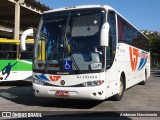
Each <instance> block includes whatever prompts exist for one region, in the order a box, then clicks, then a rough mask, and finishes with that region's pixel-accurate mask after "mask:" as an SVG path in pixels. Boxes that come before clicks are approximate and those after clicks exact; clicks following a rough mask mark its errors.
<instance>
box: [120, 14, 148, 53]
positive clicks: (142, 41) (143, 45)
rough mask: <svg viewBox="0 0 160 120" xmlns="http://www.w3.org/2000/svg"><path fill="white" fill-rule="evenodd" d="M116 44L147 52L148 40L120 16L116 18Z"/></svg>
mask: <svg viewBox="0 0 160 120" xmlns="http://www.w3.org/2000/svg"><path fill="white" fill-rule="evenodd" d="M118 42H124V43H127V44H129V45H133V46H134V47H137V48H140V49H142V50H146V51H149V44H148V39H147V38H146V37H145V36H144V35H142V34H141V33H140V32H139V31H138V30H137V29H135V28H134V27H133V26H132V25H130V24H129V23H128V22H126V21H125V20H124V19H122V18H121V17H120V16H118Z"/></svg>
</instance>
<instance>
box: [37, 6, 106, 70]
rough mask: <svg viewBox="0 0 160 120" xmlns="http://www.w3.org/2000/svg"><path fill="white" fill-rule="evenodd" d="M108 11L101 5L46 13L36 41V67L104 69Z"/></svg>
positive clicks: (49, 68) (41, 68) (46, 68)
mask: <svg viewBox="0 0 160 120" xmlns="http://www.w3.org/2000/svg"><path fill="white" fill-rule="evenodd" d="M104 14H105V11H104V10H103V9H100V8H99V9H98V8H97V9H87V10H86V9H84V10H70V11H61V12H52V13H46V14H44V15H43V16H42V19H41V22H40V26H39V31H38V33H37V38H36V43H35V44H36V45H35V56H34V69H35V70H36V69H37V70H43V71H44V72H49V71H50V72H52V73H53V72H54V71H56V72H57V71H58V72H61V71H68V72H73V71H74V72H75V71H79V73H81V72H95V71H96V72H97V71H102V69H103V66H104V57H102V54H103V52H104V51H103V49H102V48H101V47H100V30H101V26H102V24H103V22H104V18H105V17H104Z"/></svg>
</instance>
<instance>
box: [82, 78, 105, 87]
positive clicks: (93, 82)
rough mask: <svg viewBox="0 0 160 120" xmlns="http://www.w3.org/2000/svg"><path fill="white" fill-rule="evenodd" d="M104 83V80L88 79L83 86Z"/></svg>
mask: <svg viewBox="0 0 160 120" xmlns="http://www.w3.org/2000/svg"><path fill="white" fill-rule="evenodd" d="M103 83H104V80H96V81H88V82H85V83H83V84H82V85H83V87H93V86H100V85H102V84H103Z"/></svg>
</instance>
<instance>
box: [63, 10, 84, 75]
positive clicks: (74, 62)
mask: <svg viewBox="0 0 160 120" xmlns="http://www.w3.org/2000/svg"><path fill="white" fill-rule="evenodd" d="M70 16H71V13H70V12H69V14H68V18H67V23H66V30H65V34H64V35H65V37H64V51H66V52H67V53H70V51H69V50H68V49H67V48H66V43H67V44H68V42H67V32H68V24H69V20H70ZM69 57H70V59H71V60H72V61H73V65H74V66H75V68H76V69H77V70H78V72H79V73H81V70H80V69H79V67H78V65H77V63H76V61H75V59H74V58H73V56H72V54H70V55H69ZM63 61H64V55H63ZM63 66H64V65H63Z"/></svg>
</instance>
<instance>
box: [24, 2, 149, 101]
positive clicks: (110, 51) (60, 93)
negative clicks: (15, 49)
mask: <svg viewBox="0 0 160 120" xmlns="http://www.w3.org/2000/svg"><path fill="white" fill-rule="evenodd" d="M29 33H33V30H30V32H28V34H29ZM26 36H27V34H26ZM21 44H22V45H21V46H22V49H24V47H25V37H24V38H23V39H21ZM33 56H34V58H33V89H34V94H35V96H38V97H53V98H66V99H90V100H105V99H107V98H109V97H113V98H114V99H115V100H117V101H118V100H121V99H122V96H123V93H124V91H125V90H127V89H128V88H130V87H132V86H134V85H136V84H138V83H140V84H143V85H144V84H145V82H146V79H147V78H148V77H149V76H150V51H149V41H148V39H147V37H145V36H144V35H143V34H141V32H140V31H139V30H137V28H135V27H134V26H133V25H132V24H131V23H130V22H128V21H127V20H126V19H125V18H124V17H123V16H122V15H120V14H119V13H118V12H117V11H116V10H114V9H113V8H112V7H110V6H108V5H84V6H74V7H67V8H59V9H54V10H50V11H46V12H44V13H43V14H42V17H41V20H40V23H39V27H38V29H37V32H36V37H35V47H34V55H33Z"/></svg>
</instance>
